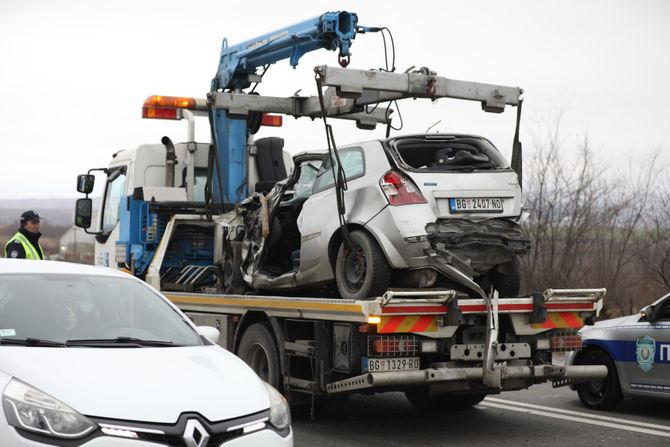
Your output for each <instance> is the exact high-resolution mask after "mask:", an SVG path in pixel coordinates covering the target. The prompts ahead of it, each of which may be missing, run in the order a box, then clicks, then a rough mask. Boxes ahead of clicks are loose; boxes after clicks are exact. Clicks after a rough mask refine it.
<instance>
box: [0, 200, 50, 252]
mask: <svg viewBox="0 0 670 447" xmlns="http://www.w3.org/2000/svg"><path fill="white" fill-rule="evenodd" d="M20 224H21V227H20V228H19V231H17V232H16V234H15V235H14V236H12V238H11V239H10V240H9V242H7V243H6V244H5V257H7V258H23V259H44V251H43V250H42V247H41V246H40V243H39V240H40V236H42V233H40V215H39V214H37V213H36V212H35V211H32V210H30V211H26V212H25V213H23V214H21V222H20Z"/></svg>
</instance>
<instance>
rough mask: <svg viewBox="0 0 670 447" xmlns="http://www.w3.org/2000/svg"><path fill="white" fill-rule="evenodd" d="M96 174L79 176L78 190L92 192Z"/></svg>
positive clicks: (85, 192) (86, 192)
mask: <svg viewBox="0 0 670 447" xmlns="http://www.w3.org/2000/svg"><path fill="white" fill-rule="evenodd" d="M94 184H95V176H94V175H93V174H81V175H78V176H77V191H78V192H81V193H84V194H90V193H92V192H93V185H94Z"/></svg>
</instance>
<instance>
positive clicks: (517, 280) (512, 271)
mask: <svg viewBox="0 0 670 447" xmlns="http://www.w3.org/2000/svg"><path fill="white" fill-rule="evenodd" d="M491 279H492V280H493V288H494V289H496V290H497V291H498V295H499V296H501V297H505V298H507V297H516V296H519V291H520V290H521V261H520V260H519V257H518V256H515V257H514V259H512V260H511V261H507V262H505V263H504V264H500V265H498V266H497V267H496V268H495V270H494V271H493V272H492V274H491Z"/></svg>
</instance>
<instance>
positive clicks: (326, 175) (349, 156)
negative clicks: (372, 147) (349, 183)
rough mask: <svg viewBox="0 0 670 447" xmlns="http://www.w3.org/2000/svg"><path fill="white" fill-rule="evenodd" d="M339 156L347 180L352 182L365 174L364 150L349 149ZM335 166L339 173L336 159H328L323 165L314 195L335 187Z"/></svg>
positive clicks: (315, 185)
mask: <svg viewBox="0 0 670 447" xmlns="http://www.w3.org/2000/svg"><path fill="white" fill-rule="evenodd" d="M338 154H339V156H340V162H341V163H342V168H343V169H344V175H345V178H346V179H347V180H352V179H355V178H358V177H361V176H363V174H365V157H364V156H363V149H361V148H360V147H353V148H347V149H342V150H340V151H338ZM333 166H334V167H335V171H337V160H336V159H335V158H334V157H326V158H325V159H324V161H323V164H322V165H321V169H319V172H318V173H317V174H316V181H315V182H314V190H313V191H312V193H317V192H320V191H324V190H326V189H328V188H330V187H332V186H333V185H335V180H334V178H333Z"/></svg>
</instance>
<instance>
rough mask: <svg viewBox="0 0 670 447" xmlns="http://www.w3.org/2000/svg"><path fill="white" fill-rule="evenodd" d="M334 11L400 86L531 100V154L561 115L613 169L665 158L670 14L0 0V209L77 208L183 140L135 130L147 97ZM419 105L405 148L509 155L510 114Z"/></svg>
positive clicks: (638, 5)
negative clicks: (112, 162) (427, 137)
mask: <svg viewBox="0 0 670 447" xmlns="http://www.w3.org/2000/svg"><path fill="white" fill-rule="evenodd" d="M247 6H248V9H245V8H246V7H247ZM334 10H348V11H353V12H356V13H358V17H359V24H361V25H368V26H386V27H388V28H389V29H390V30H391V32H392V33H393V37H394V39H395V45H396V67H397V69H398V71H404V70H405V69H407V68H408V67H410V66H412V65H414V66H417V67H421V66H427V67H429V68H431V69H432V70H435V71H437V72H438V74H440V75H442V76H445V77H448V78H453V79H467V80H472V81H480V82H488V83H496V84H503V85H511V86H520V87H522V88H523V89H524V90H525V95H524V98H525V102H524V109H523V112H524V124H523V127H522V138H524V139H525V140H530V133H531V131H533V129H535V128H536V126H537V123H538V122H547V121H551V119H552V117H553V116H556V115H557V114H558V113H559V111H563V113H564V131H565V133H566V136H567V137H568V138H577V137H579V136H580V135H584V134H588V136H589V139H590V141H591V143H592V145H593V147H594V149H595V150H596V151H597V152H598V154H600V156H601V157H602V158H603V159H604V160H606V161H607V162H608V163H623V164H626V163H627V160H628V158H627V157H630V154H642V153H645V152H646V151H652V150H654V149H657V148H663V150H664V151H665V152H666V155H667V153H668V152H670V136H669V129H670V86H669V82H670V1H665V0H656V1H645V0H639V1H614V0H608V1H584V0H581V1H572V0H560V1H539V0H530V1H522V0H518V1H510V0H506V1H467V2H466V1H459V2H455V1H448V0H442V1H429V0H423V1H407V0H403V1H395V0H385V1H365V2H355V1H338V2H332V1H322V0H311V1H290V2H277V1H272V2H269V1H264V0H255V1H250V2H233V1H223V0H218V1H214V0H193V1H183V0H179V1H174V0H150V1H147V0H115V1H101V0H100V1H98V0H85V1H84V0H82V1H76V0H0V148H1V151H2V152H1V153H2V160H3V162H2V174H1V175H0V199H12V198H51V197H74V196H76V195H77V193H76V191H75V177H76V175H77V174H79V173H84V172H86V171H87V170H88V169H89V168H93V167H104V166H105V165H106V164H107V162H108V161H109V159H110V157H111V154H112V153H113V152H116V151H117V150H119V149H123V148H127V147H131V146H135V145H138V144H142V143H152V142H155V143H158V142H159V141H160V138H161V137H162V136H163V135H169V136H171V138H172V139H173V140H174V141H184V140H185V137H186V127H185V125H184V124H183V123H180V122H170V121H150V120H142V119H141V118H140V113H141V106H142V103H143V101H144V99H145V98H146V97H147V96H149V95H152V94H163V95H183V96H197V97H204V96H205V95H206V93H207V92H208V90H209V86H210V81H211V79H212V77H213V76H214V74H215V71H216V68H217V62H218V56H219V52H220V48H221V41H222V39H223V38H224V37H227V38H228V40H229V42H230V43H231V44H235V43H238V42H241V41H243V40H247V39H249V38H252V37H255V36H259V35H261V34H264V33H267V32H270V31H273V30H275V29H278V28H282V27H284V26H288V25H291V24H293V23H296V22H299V21H302V20H305V19H309V18H312V17H315V16H318V15H320V14H322V13H324V12H326V11H334ZM352 53H353V55H352V63H351V67H353V68H380V67H383V66H384V53H383V45H382V40H381V37H380V35H379V34H365V35H358V36H357V38H356V40H355V41H354V44H353V46H352ZM336 64H337V54H336V53H335V52H327V51H325V50H321V51H315V52H313V53H310V54H308V55H307V56H305V57H303V59H301V61H300V65H299V66H298V68H297V69H296V70H293V69H291V68H290V67H289V65H288V62H287V61H282V62H279V63H277V64H275V65H274V66H272V67H271V68H270V70H269V71H268V74H267V76H266V77H265V78H264V80H263V83H262V84H261V86H259V88H258V91H259V92H260V93H262V94H268V95H276V96H290V95H292V94H293V93H295V92H296V91H297V90H299V89H302V92H301V94H303V95H310V94H315V92H316V89H315V88H316V87H315V84H314V79H313V71H312V68H313V67H314V66H315V65H336ZM417 103H418V101H417V102H416V103H415V102H412V101H409V102H408V103H407V104H402V103H401V104H400V111H401V113H402V117H403V119H404V128H403V129H402V131H400V132H396V134H398V133H404V132H417V131H418V132H423V131H425V130H426V129H427V128H429V127H430V126H431V125H433V124H435V123H438V121H439V123H438V124H436V125H435V126H434V127H433V128H432V129H431V131H433V132H435V131H439V132H471V133H476V134H479V135H484V136H487V137H489V138H490V139H491V140H493V142H494V143H495V144H496V145H497V146H498V147H499V148H500V149H501V150H502V151H503V153H505V154H506V155H509V153H510V149H509V148H510V144H511V140H512V136H513V132H514V118H515V116H514V109H508V111H507V112H506V113H504V114H503V115H492V114H485V113H483V112H481V111H480V107H479V105H478V104H475V103H467V102H459V101H448V100H442V101H440V102H438V103H437V104H431V103H430V102H425V101H423V102H421V103H420V104H417ZM199 124H200V126H199V127H198V133H197V135H198V137H199V139H202V140H208V135H209V133H208V129H207V124H206V122H204V121H203V122H202V123H199ZM263 132H264V133H263V135H269V134H276V135H279V136H282V137H284V138H285V140H286V147H287V148H288V149H289V150H291V151H300V150H306V149H310V148H321V147H324V146H325V139H324V134H323V125H322V123H321V122H314V123H312V122H309V121H308V120H299V121H294V120H293V118H288V119H285V126H284V128H282V129H280V130H277V129H273V131H272V132H270V133H268V131H267V130H264V131H263ZM382 135H383V131H382V130H379V131H375V132H372V133H370V132H363V131H357V130H356V129H355V127H354V126H352V125H344V126H338V127H337V129H336V135H335V137H336V140H337V143H338V144H340V145H341V144H344V143H349V142H355V141H360V140H365V139H370V138H376V137H378V136H382ZM529 143H530V141H527V145H526V147H529V146H530V144H529Z"/></svg>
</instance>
